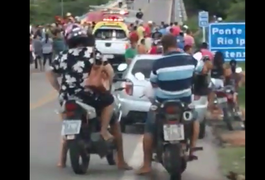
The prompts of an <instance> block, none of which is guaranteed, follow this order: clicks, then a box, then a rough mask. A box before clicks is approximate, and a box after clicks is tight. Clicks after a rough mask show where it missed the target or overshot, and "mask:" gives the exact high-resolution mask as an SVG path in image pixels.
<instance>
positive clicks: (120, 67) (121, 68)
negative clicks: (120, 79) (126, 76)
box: [117, 63, 128, 72]
mask: <svg viewBox="0 0 265 180" xmlns="http://www.w3.org/2000/svg"><path fill="white" fill-rule="evenodd" d="M127 67H128V65H127V64H126V63H122V64H120V65H119V66H118V68H117V69H118V71H120V72H121V71H124V70H125V69H127Z"/></svg>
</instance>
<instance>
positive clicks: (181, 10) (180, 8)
mask: <svg viewBox="0 0 265 180" xmlns="http://www.w3.org/2000/svg"><path fill="white" fill-rule="evenodd" d="M175 5H176V11H177V12H178V13H177V14H176V16H177V19H178V20H179V23H180V24H183V23H184V22H185V21H187V19H188V17H187V13H186V8H185V4H184V2H183V0H176V4H175Z"/></svg>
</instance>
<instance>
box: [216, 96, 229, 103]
mask: <svg viewBox="0 0 265 180" xmlns="http://www.w3.org/2000/svg"><path fill="white" fill-rule="evenodd" d="M217 102H218V104H221V103H226V102H227V98H226V97H224V98H218V99H217Z"/></svg>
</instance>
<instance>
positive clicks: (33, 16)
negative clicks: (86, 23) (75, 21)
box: [30, 0, 108, 24]
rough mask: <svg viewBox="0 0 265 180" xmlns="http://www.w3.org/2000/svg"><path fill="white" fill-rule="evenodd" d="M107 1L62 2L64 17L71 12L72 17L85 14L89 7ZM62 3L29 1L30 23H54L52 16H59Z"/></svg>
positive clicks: (66, 0) (40, 0)
mask: <svg viewBox="0 0 265 180" xmlns="http://www.w3.org/2000/svg"><path fill="white" fill-rule="evenodd" d="M107 1H108V0H63V2H64V3H63V12H64V15H65V14H66V13H67V12H71V13H72V14H73V15H74V16H80V15H83V14H84V13H87V12H88V10H89V5H100V4H104V3H106V2H107ZM61 5H62V3H61V1H59V0H35V1H34V2H32V1H30V23H32V24H46V23H51V22H53V21H54V16H58V15H59V16H61V12H62V8H61V7H62V6H61Z"/></svg>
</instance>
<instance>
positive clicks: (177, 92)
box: [150, 51, 204, 103]
mask: <svg viewBox="0 0 265 180" xmlns="http://www.w3.org/2000/svg"><path fill="white" fill-rule="evenodd" d="M203 66H204V63H203V61H198V60H196V59H195V58H193V57H192V56H191V55H189V54H186V53H180V52H175V51H173V52H170V53H168V54H166V55H164V56H163V57H161V58H159V59H157V60H156V61H155V62H154V65H153V70H152V72H151V75H150V81H151V83H154V84H157V86H158V88H157V89H156V90H155V98H156V99H157V100H158V101H160V102H162V101H164V100H169V99H179V100H180V101H182V102H184V103H191V95H192V91H191V88H192V78H193V73H194V72H201V71H202V69H203Z"/></svg>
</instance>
